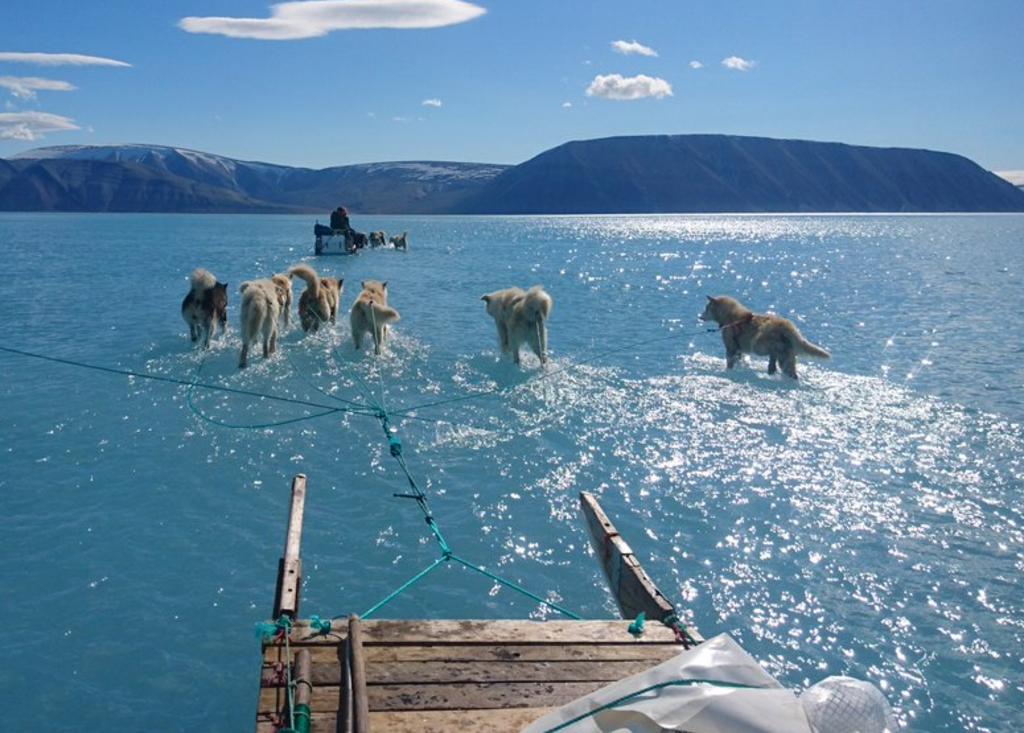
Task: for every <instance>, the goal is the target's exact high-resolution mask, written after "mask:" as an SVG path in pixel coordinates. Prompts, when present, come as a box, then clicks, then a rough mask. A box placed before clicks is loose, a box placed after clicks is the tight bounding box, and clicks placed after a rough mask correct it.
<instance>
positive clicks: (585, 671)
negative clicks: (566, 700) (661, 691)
mask: <svg viewBox="0 0 1024 733" xmlns="http://www.w3.org/2000/svg"><path fill="white" fill-rule="evenodd" d="M660 661H662V660H659V659H644V660H631V661H616V662H609V661H601V662H571V661H559V662H495V661H491V662H451V661H443V662H439V661H430V662H389V663H380V664H368V665H367V667H366V684H367V685H381V684H384V685H388V684H390V685H415V684H441V683H452V682H591V681H598V682H614V681H615V680H620V679H622V678H624V677H629V676H630V675H634V674H637V673H639V672H643V671H644V670H646V669H649V668H651V667H653V666H654V665H656V664H658V663H659V662H660ZM343 671H344V670H343V667H342V665H341V664H339V663H337V662H334V663H318V664H314V665H313V666H312V677H311V678H310V681H311V682H312V684H313V685H315V686H317V687H320V686H323V685H333V686H338V685H340V684H341V681H342V673H343ZM262 684H263V686H264V687H273V686H275V685H282V684H284V680H282V678H281V676H280V674H278V672H277V670H276V669H275V668H274V667H266V668H265V669H264V674H263V679H262Z"/></svg>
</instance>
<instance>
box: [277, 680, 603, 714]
mask: <svg viewBox="0 0 1024 733" xmlns="http://www.w3.org/2000/svg"><path fill="white" fill-rule="evenodd" d="M606 684H607V683H606V682H497V683H488V684H475V683H465V684H453V685H370V686H368V687H367V688H366V696H367V701H368V703H369V708H370V711H371V712H374V711H380V710H481V709H505V708H529V707H559V706H561V705H565V704H566V703H569V702H572V701H573V700H575V699H576V698H578V697H582V696H584V695H589V694H590V693H591V692H593V691H594V690H597V689H600V688H601V687H604V686H605V685H606ZM336 689H337V688H330V687H316V688H314V689H313V702H312V707H313V711H314V712H318V713H319V712H334V711H336V710H337V704H338V695H337V692H336V691H335V690H336ZM283 694H284V692H283V689H282V688H265V689H263V690H262V691H261V692H260V703H259V710H258V712H259V713H260V714H267V713H273V712H276V711H277V710H279V709H280V708H279V701H280V700H281V699H283V698H282V697H281V696H282V695H283Z"/></svg>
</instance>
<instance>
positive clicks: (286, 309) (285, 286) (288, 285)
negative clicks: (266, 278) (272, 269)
mask: <svg viewBox="0 0 1024 733" xmlns="http://www.w3.org/2000/svg"><path fill="white" fill-rule="evenodd" d="M270 279H271V280H272V281H273V282H274V287H275V288H276V289H277V304H278V305H279V306H280V308H281V325H282V326H284V327H285V328H288V319H289V314H290V313H291V310H292V280H291V278H290V277H288V273H285V272H279V273H277V274H276V275H272V276H271V277H270Z"/></svg>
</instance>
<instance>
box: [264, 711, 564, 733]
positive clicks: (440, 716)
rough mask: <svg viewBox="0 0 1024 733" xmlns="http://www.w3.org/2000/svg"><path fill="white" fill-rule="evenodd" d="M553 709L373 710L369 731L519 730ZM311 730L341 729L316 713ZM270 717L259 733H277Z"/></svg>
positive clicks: (330, 718) (480, 732) (463, 732)
mask: <svg viewBox="0 0 1024 733" xmlns="http://www.w3.org/2000/svg"><path fill="white" fill-rule="evenodd" d="M553 709H554V708H512V709H509V710H409V711H400V712H395V711H382V712H371V713H370V730H372V731H389V732H390V733H518V731H520V730H522V729H523V728H525V727H526V726H527V725H529V724H530V723H532V722H533V721H535V720H537V719H538V718H541V717H542V716H544V715H547V714H548V713H550V712H551V711H552V710H553ZM312 723H313V724H312V727H311V728H310V732H311V733H336V731H338V730H340V729H339V727H338V722H337V718H336V716H335V715H334V714H333V713H313V721H312ZM277 730H278V726H276V725H274V723H272V722H271V721H270V720H269V719H263V720H259V721H258V722H257V724H256V733H277Z"/></svg>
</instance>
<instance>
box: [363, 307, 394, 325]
mask: <svg viewBox="0 0 1024 733" xmlns="http://www.w3.org/2000/svg"><path fill="white" fill-rule="evenodd" d="M366 307H367V309H368V310H369V311H370V318H371V319H372V320H373V322H374V323H377V324H378V325H383V324H387V323H394V322H395V321H397V320H398V319H399V318H400V316H399V315H398V311H396V310H395V309H394V308H392V307H390V306H387V305H381V304H380V303H369V304H367V306H366Z"/></svg>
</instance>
